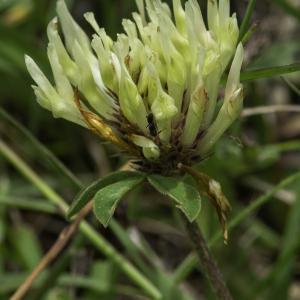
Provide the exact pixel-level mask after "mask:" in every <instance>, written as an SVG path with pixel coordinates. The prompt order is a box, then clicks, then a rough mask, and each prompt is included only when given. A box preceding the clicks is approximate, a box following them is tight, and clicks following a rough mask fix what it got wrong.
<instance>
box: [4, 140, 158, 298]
mask: <svg viewBox="0 0 300 300" xmlns="http://www.w3.org/2000/svg"><path fill="white" fill-rule="evenodd" d="M0 153H2V155H3V156H4V157H5V158H6V159H7V160H8V161H10V162H11V163H12V164H13V165H14V166H15V167H16V168H17V169H18V170H19V172H20V173H22V174H23V176H24V177H26V178H27V179H28V180H29V181H31V182H32V183H33V184H34V185H35V186H36V187H37V188H38V189H39V190H40V192H41V193H42V194H44V195H45V196H46V197H47V198H48V199H49V200H50V201H51V202H52V203H54V204H55V205H57V206H58V207H59V208H60V210H62V212H63V213H64V214H66V212H67V211H68V209H69V206H68V205H67V203H66V202H65V201H64V200H63V199H62V198H61V197H60V196H59V195H58V194H57V193H56V192H55V191H54V190H53V189H52V188H51V187H49V186H48V185H47V184H46V183H45V182H44V181H43V180H42V179H40V178H39V176H38V175H37V174H36V173H35V172H34V171H33V170H32V169H31V168H30V167H29V166H28V165H27V164H26V163H25V162H24V161H23V160H22V159H21V158H19V157H18V156H17V155H16V154H15V153H14V152H13V151H12V150H11V149H10V148H9V147H8V146H7V145H6V144H5V143H4V142H1V141H0ZM79 229H80V231H81V232H82V233H83V234H84V235H85V236H86V237H87V238H88V239H89V240H90V241H91V242H92V243H93V244H94V246H95V247H96V248H97V249H98V250H100V251H101V252H102V253H103V254H105V255H106V256H107V257H109V258H111V259H112V260H113V261H114V262H115V263H116V264H117V265H118V266H119V267H120V269H121V270H122V271H123V272H124V273H126V274H127V275H128V276H129V277H130V278H131V279H132V280H133V282H135V283H136V284H137V285H138V286H139V287H140V288H141V289H143V290H144V291H145V292H146V293H147V294H148V295H149V296H151V297H153V299H161V293H160V291H159V290H158V289H157V288H156V287H155V286H154V285H153V284H152V283H151V282H150V281H149V280H148V279H147V278H146V277H145V276H144V275H143V274H142V273H140V272H139V270H137V269H136V268H135V267H134V266H133V265H132V264H131V263H130V262H128V261H127V260H126V259H125V258H124V257H123V256H122V255H121V254H119V253H118V252H117V251H116V249H115V248H114V247H113V246H112V245H111V244H110V243H109V242H108V241H106V240H105V239H104V238H103V237H102V236H101V235H100V234H99V233H98V232H97V231H96V230H95V229H94V228H92V227H91V226H90V225H89V224H88V223H87V222H86V221H83V222H81V224H80V227H79Z"/></svg>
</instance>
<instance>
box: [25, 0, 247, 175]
mask: <svg viewBox="0 0 300 300" xmlns="http://www.w3.org/2000/svg"><path fill="white" fill-rule="evenodd" d="M136 2H137V7H138V10H139V13H133V21H132V20H128V19H125V20H123V22H122V24H123V27H124V33H121V34H118V35H117V38H116V40H115V41H113V40H112V39H111V38H110V37H109V36H108V35H107V34H106V32H105V30H104V29H103V28H100V27H99V25H98V23H97V22H96V20H95V17H94V15H93V13H90V12H89V13H86V14H85V15H84V17H85V19H86V20H87V22H88V23H89V24H90V25H91V26H92V28H93V29H94V31H95V33H94V35H93V36H92V38H91V39H90V38H89V37H88V36H87V35H86V33H85V32H84V31H83V30H82V29H81V28H80V26H79V25H78V24H77V23H76V22H75V20H74V19H73V18H72V16H71V14H70V13H69V11H68V9H67V7H66V4H65V2H64V1H63V0H58V2H57V14H58V18H54V19H53V20H52V21H51V22H50V24H49V25H48V30H47V33H48V39H49V44H48V57H49V61H50V65H51V68H52V71H53V77H54V82H55V84H54V85H53V84H51V83H50V81H49V80H48V79H47V78H46V77H45V75H44V74H43V72H42V71H41V70H40V69H39V67H38V66H37V64H36V63H35V62H34V61H33V60H32V58H30V57H29V56H26V57H25V61H26V65H27V68H28V71H29V73H30V74H31V76H32V78H33V80H34V81H35V83H36V85H35V86H33V89H34V92H35V94H36V97H37V101H38V102H39V103H40V105H41V106H43V107H44V108H45V109H48V110H50V111H52V113H53V115H54V117H58V118H64V119H67V120H69V121H71V122H74V123H77V124H79V125H81V126H85V127H88V128H89V129H91V130H93V131H94V132H95V133H97V134H98V135H99V136H101V137H102V138H103V139H105V140H108V141H110V142H112V143H113V144H115V145H117V146H118V147H119V148H120V149H121V150H123V151H125V152H126V153H128V154H129V155H130V156H132V157H134V158H135V161H136V164H137V165H139V166H140V168H142V169H147V170H150V171H152V172H160V173H168V172H172V171H174V170H176V169H177V166H178V164H180V163H182V164H185V165H187V166H190V165H193V164H194V163H195V162H197V160H201V159H202V158H203V157H205V156H206V155H207V154H208V153H209V152H210V151H211V149H212V147H213V146H214V145H215V143H216V142H217V141H218V140H219V139H220V137H221V136H222V135H223V133H224V132H225V131H226V130H227V129H228V127H229V126H230V125H231V124H232V123H233V122H234V120H235V119H236V118H237V117H238V116H239V114H240V111H241V108H242V103H243V87H242V85H241V83H240V70H241V65H242V61H243V46H242V45H241V44H238V36H239V29H238V25H237V19H236V16H235V14H234V15H232V16H231V15H230V2H229V0H219V1H217V0H208V2H207V6H208V12H207V16H208V22H207V24H206V23H205V22H204V20H203V17H202V13H201V10H200V7H199V5H198V3H197V1H196V0H188V1H187V2H186V3H185V7H184V8H183V6H182V3H181V1H180V0H173V12H171V9H170V8H169V6H168V5H166V4H165V3H163V2H161V1H160V0H145V1H144V0H136ZM60 29H61V30H62V33H63V36H64V39H62V38H61V37H60V33H59V31H60ZM231 61H232V63H231V67H230V70H229V75H228V79H227V83H226V86H225V92H224V97H223V99H221V100H222V102H221V101H220V102H221V106H219V105H218V100H219V95H220V91H221V79H222V78H223V75H224V73H225V72H226V69H227V67H228V65H229V64H230V62H231Z"/></svg>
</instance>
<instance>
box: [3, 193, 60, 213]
mask: <svg viewBox="0 0 300 300" xmlns="http://www.w3.org/2000/svg"><path fill="white" fill-rule="evenodd" d="M0 205H4V206H9V207H16V208H20V209H24V210H30V211H38V212H41V213H47V214H55V213H57V209H56V208H55V206H54V205H52V204H50V203H45V202H44V201H42V200H41V201H40V200H39V199H38V200H29V199H24V198H19V197H13V196H0Z"/></svg>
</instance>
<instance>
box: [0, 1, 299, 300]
mask: <svg viewBox="0 0 300 300" xmlns="http://www.w3.org/2000/svg"><path fill="white" fill-rule="evenodd" d="M66 2H68V5H69V7H70V9H71V11H72V14H73V15H74V17H75V19H76V20H77V21H78V22H79V23H80V24H81V25H82V26H83V27H84V28H85V29H86V30H87V31H88V32H90V29H89V26H87V25H86V24H85V22H84V20H83V17H82V15H83V13H84V12H86V11H93V12H94V13H95V15H96V17H97V20H98V22H99V24H100V25H101V26H102V27H105V29H106V31H107V32H108V33H109V34H110V35H112V36H115V35H116V33H117V32H120V31H121V30H122V29H121V20H122V18H125V17H130V14H131V12H132V11H133V10H135V3H134V1H127V0H111V1H107V0H103V1H102V0H97V1H96V0H69V1H66ZM169 2H171V1H169ZM199 2H200V4H201V6H203V7H204V8H205V4H206V1H204V0H203V1H202V2H201V1H199ZM231 3H232V6H233V10H234V11H237V13H238V16H239V19H240V20H242V18H243V15H244V13H245V8H246V6H247V3H248V1H241V0H236V1H231ZM54 16H55V1H53V0H51V1H50V0H49V1H47V0H0V108H1V109H2V110H4V111H6V112H7V113H9V114H10V115H11V116H12V117H13V118H15V119H16V120H18V121H19V122H20V123H21V124H23V126H24V127H25V128H27V129H28V130H29V132H30V133H31V134H32V135H33V136H35V137H36V138H37V139H38V140H39V141H40V142H41V143H43V144H44V145H46V146H47V147H48V148H49V149H50V150H51V151H52V152H53V153H54V154H55V156H56V157H57V158H59V159H60V160H61V161H62V162H63V163H64V164H65V165H66V166H67V167H68V168H69V169H71V170H72V172H74V174H75V175H76V176H77V177H78V178H79V179H80V181H82V183H83V184H84V185H86V184H89V183H90V182H92V181H93V180H95V179H97V178H99V177H100V176H103V175H105V174H107V173H109V172H110V171H112V170H116V169H117V168H118V167H120V166H121V165H122V164H123V163H124V158H122V157H120V156H118V155H117V153H116V152H115V150H114V149H112V148H111V147H110V146H109V145H106V144H103V143H101V141H99V140H98V138H97V137H96V136H94V135H92V133H90V132H88V131H87V130H84V129H82V128H80V127H78V126H75V125H73V124H70V123H68V122H66V121H64V120H61V119H53V117H52V116H51V114H50V113H49V112H48V111H45V110H43V109H42V108H41V107H40V106H39V105H38V104H37V103H36V101H35V99H34V95H33V91H32V89H31V87H30V86H31V84H32V80H31V78H30V77H29V75H28V73H27V71H26V68H25V64H24V54H25V53H26V54H29V55H30V56H32V57H33V58H34V59H35V60H36V61H37V62H38V63H39V65H40V66H41V68H42V69H43V71H45V73H46V74H47V75H48V76H49V78H51V74H50V68H49V65H48V63H47V58H46V47H47V39H46V27H47V24H48V22H49V21H50V20H51V18H53V17H54ZM251 22H252V23H256V24H257V29H256V32H255V33H254V35H253V36H252V38H251V39H250V41H249V42H248V43H247V45H246V59H245V66H244V69H248V70H250V69H256V68H263V67H272V66H278V65H285V64H290V63H293V62H296V61H299V60H300V2H299V1H297V0H295V1H284V0H273V1H271V0H269V1H268V0H262V1H257V4H256V7H255V10H254V14H253V17H252V21H251ZM90 33H91V32H90ZM294 85H295V86H296V87H297V86H300V74H299V73H294V74H292V75H290V76H288V77H285V80H284V79H282V78H279V77H276V78H270V79H260V80H255V81H251V82H247V83H245V87H246V97H245V107H247V108H251V107H257V106H265V105H269V106H273V105H291V104H292V105H297V104H298V105H299V104H300V103H299V101H300V99H299V98H300V95H299V91H297V88H296V87H295V86H294ZM17 127H18V126H17ZM17 127H16V126H15V125H14V124H13V123H12V122H10V121H9V120H8V118H7V116H5V115H4V114H3V113H1V114H0V137H1V139H3V140H4V141H5V142H7V143H8V144H9V146H10V147H11V149H13V151H15V152H16V153H17V155H19V156H20V157H21V158H22V159H24V161H26V163H27V164H28V165H29V166H30V168H32V169H33V170H35V172H37V174H39V176H40V178H42V180H44V181H45V182H46V183H47V184H48V185H49V186H51V187H52V188H53V189H55V190H56V191H57V192H58V194H60V195H61V196H62V197H63V198H64V199H66V201H67V202H71V201H72V199H73V197H74V196H75V195H76V193H77V192H78V187H77V186H76V185H74V183H72V182H71V181H70V180H69V179H68V178H67V177H66V176H64V174H63V173H62V172H60V171H58V170H57V168H56V167H55V166H54V165H53V163H52V162H51V161H49V159H48V158H47V156H45V153H43V151H40V149H39V147H36V145H35V143H32V141H31V140H30V138H28V136H26V135H24V132H22V130H20V128H17ZM199 167H200V169H201V170H203V171H205V172H207V173H208V174H209V175H211V176H212V177H214V178H215V179H217V180H218V181H220V182H221V183H222V186H223V189H224V191H225V192H226V194H227V195H228V198H229V199H230V201H231V203H232V208H233V209H232V212H231V214H230V220H237V219H235V218H240V219H238V222H236V223H235V224H234V225H236V226H234V228H233V230H232V231H231V233H230V242H229V245H228V246H225V245H224V244H223V242H222V240H221V239H218V240H217V241H215V242H214V243H213V244H212V248H211V249H212V251H213V253H214V255H215V257H216V259H217V261H218V262H219V265H220V267H221V269H222V270H223V272H224V276H225V278H226V281H227V282H228V285H229V287H230V289H231V290H232V293H233V295H234V298H235V299H239V300H253V299H272V300H277V299H278V300H284V299H292V300H297V299H300V257H299V250H300V181H299V179H298V180H294V181H292V180H291V181H292V183H291V184H287V183H288V182H286V183H285V182H284V184H283V187H282V188H281V187H280V186H279V187H278V183H279V182H282V180H284V179H285V178H290V176H293V174H295V173H296V172H297V171H299V167H300V115H299V113H296V112H280V113H273V114H266V115H255V116H251V117H242V118H241V119H240V120H239V121H238V122H236V124H235V125H234V126H233V127H232V129H231V131H230V132H228V133H227V134H226V135H225V137H224V138H223V140H222V141H221V142H220V143H219V144H218V146H217V148H216V149H215V152H214V153H213V155H212V156H211V157H210V158H209V159H207V160H206V161H204V162H203V163H201V164H200V166H199ZM274 188H277V190H276V193H272V195H271V194H270V195H268V194H266V193H268V192H269V191H272V189H274ZM273 192H274V190H273ZM261 195H266V196H269V197H265V198H259V197H260V196H261ZM257 199H258V200H262V201H257ZM253 203H254V204H255V206H251V205H253ZM249 207H250V211H248V213H245V212H247V210H245V209H247V208H249ZM244 213H245V214H244ZM116 219H117V220H118V221H119V223H120V224H121V225H122V226H121V228H119V229H120V230H121V231H120V230H119V231H118V230H117V228H110V229H108V230H104V229H103V228H101V227H100V226H99V225H98V224H97V222H96V221H95V220H94V219H93V218H91V219H90V221H91V223H92V224H94V226H95V227H96V228H97V230H98V231H99V232H101V233H102V234H103V235H104V236H105V237H106V238H107V240H108V241H109V242H110V243H111V244H113V245H114V246H115V247H116V249H117V250H118V251H120V252H121V253H123V254H124V256H126V257H127V258H128V259H129V260H130V261H132V262H133V263H134V264H136V265H137V266H138V267H141V266H143V265H144V264H146V266H147V268H146V269H147V270H148V269H150V271H149V274H148V273H147V271H145V270H142V271H143V273H145V274H146V275H147V277H149V278H151V279H152V281H153V282H154V283H155V285H156V286H158V287H159V289H160V290H161V291H163V293H164V299H170V300H171V299H172V300H173V299H214V297H213V295H212V294H211V292H210V288H209V285H208V283H207V282H206V280H205V278H204V276H203V274H202V272H201V270H200V268H198V266H197V263H196V264H195V259H194V258H193V255H190V256H189V253H190V252H191V250H192V247H191V245H190V242H189V241H188V240H187V238H186V236H185V234H184V230H183V226H182V224H181V221H180V219H179V218H178V216H177V214H176V212H175V210H174V209H173V208H172V206H171V204H170V203H169V202H168V201H166V199H163V198H162V197H160V196H158V195H157V194H156V193H155V192H154V191H153V190H152V189H151V188H150V187H149V186H147V185H145V186H144V187H143V188H142V189H139V190H136V191H134V192H133V193H130V195H128V196H127V197H126V200H125V201H123V202H122V203H121V205H120V207H119V208H118V210H117V212H116ZM230 220H229V221H230ZM199 222H200V224H201V226H202V228H203V230H204V232H205V235H206V237H207V239H208V240H210V241H211V239H212V237H213V236H214V235H215V233H216V232H218V231H219V224H218V220H217V217H216V215H215V212H214V210H213V208H212V207H211V206H210V204H209V203H207V202H206V201H204V202H203V209H202V212H201V216H200V220H199ZM66 224H67V222H66V221H65V220H64V219H63V218H61V217H60V216H59V215H58V214H57V210H56V209H55V207H54V206H53V205H51V204H50V202H48V200H47V199H46V197H45V196H43V195H41V193H40V192H39V191H38V189H37V188H36V187H35V186H34V185H33V184H31V183H29V182H28V181H27V179H26V178H24V177H23V176H22V175H21V174H20V173H19V172H18V171H17V170H16V169H15V168H14V167H12V166H11V164H10V163H9V162H8V161H7V160H6V159H5V158H4V157H3V156H1V155H0V299H1V300H2V299H3V300H5V299H9V295H11V293H12V292H13V291H14V290H15V289H16V288H17V287H18V286H19V285H20V284H21V283H22V281H23V280H24V279H25V278H26V276H27V275H28V274H29V273H30V271H31V270H32V269H33V268H34V266H35V265H36V264H37V263H38V262H39V260H40V259H41V257H42V255H43V253H45V251H46V250H47V249H49V247H50V246H51V245H52V244H53V243H54V242H55V240H56V238H57V236H58V235H59V232H60V231H61V230H62V228H64V226H66ZM118 233H119V234H118ZM124 236H126V238H125V239H127V238H128V236H129V237H131V239H132V240H133V241H134V242H133V248H134V250H133V249H132V248H130V247H129V248H128V247H127V248H126V242H124V241H122V237H124ZM141 249H142V250H141ZM136 251H137V252H138V253H139V254H137V253H136ZM137 257H140V258H141V260H142V263H141V262H138V261H136V259H137ZM185 258H188V259H187V260H185ZM184 260H185V261H184ZM183 261H184V264H183V265H182V264H181V263H182V262H183ZM173 275H174V276H173ZM178 290H180V292H178ZM26 299H28V300H35V299H36V300H42V299H47V300H48V299H49V300H50V299H51V300H56V299H57V300H58V299H62V300H63V299H66V300H67V299H68V300H69V299H83V300H94V299H95V300H96V299H148V298H147V297H146V296H144V295H143V292H142V291H140V290H139V289H138V288H137V287H136V286H135V285H134V284H133V283H132V281H131V280H130V279H128V278H127V276H126V275H124V274H123V273H122V272H121V271H120V268H119V267H118V265H117V264H115V263H114V262H113V261H112V260H111V259H108V258H106V257H105V256H104V255H102V254H101V253H100V252H97V251H96V250H95V249H94V247H93V246H92V245H91V244H90V243H89V242H87V240H86V239H85V238H83V237H82V236H81V235H78V236H77V237H76V238H75V240H74V241H73V242H72V244H71V245H70V246H69V247H68V248H67V250H66V251H64V253H63V254H62V255H61V256H60V258H59V259H57V260H56V262H55V263H54V264H53V265H51V267H50V268H48V269H47V271H46V272H44V273H43V274H42V276H41V277H40V278H39V280H37V282H35V284H34V285H33V287H32V289H31V290H30V293H29V294H28V296H27V298H26Z"/></svg>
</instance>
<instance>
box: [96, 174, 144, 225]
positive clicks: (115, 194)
mask: <svg viewBox="0 0 300 300" xmlns="http://www.w3.org/2000/svg"><path fill="white" fill-rule="evenodd" d="M144 180H145V175H143V174H141V173H136V172H127V174H126V176H122V177H121V178H120V179H119V180H118V181H115V182H114V183H112V184H109V185H106V186H105V187H103V188H101V189H100V190H99V191H98V192H97V194H96V195H95V197H94V212H95V215H96V217H97V218H98V220H99V221H100V222H101V224H102V225H103V226H105V227H106V226H107V225H108V223H109V221H110V219H111V217H112V216H113V214H114V212H115V209H116V207H117V205H118V203H119V201H120V200H121V199H122V197H123V196H125V195H126V194H127V193H128V192H129V191H130V190H132V189H133V188H134V187H136V186H137V185H139V184H140V183H142V182H143V181H144Z"/></svg>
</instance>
